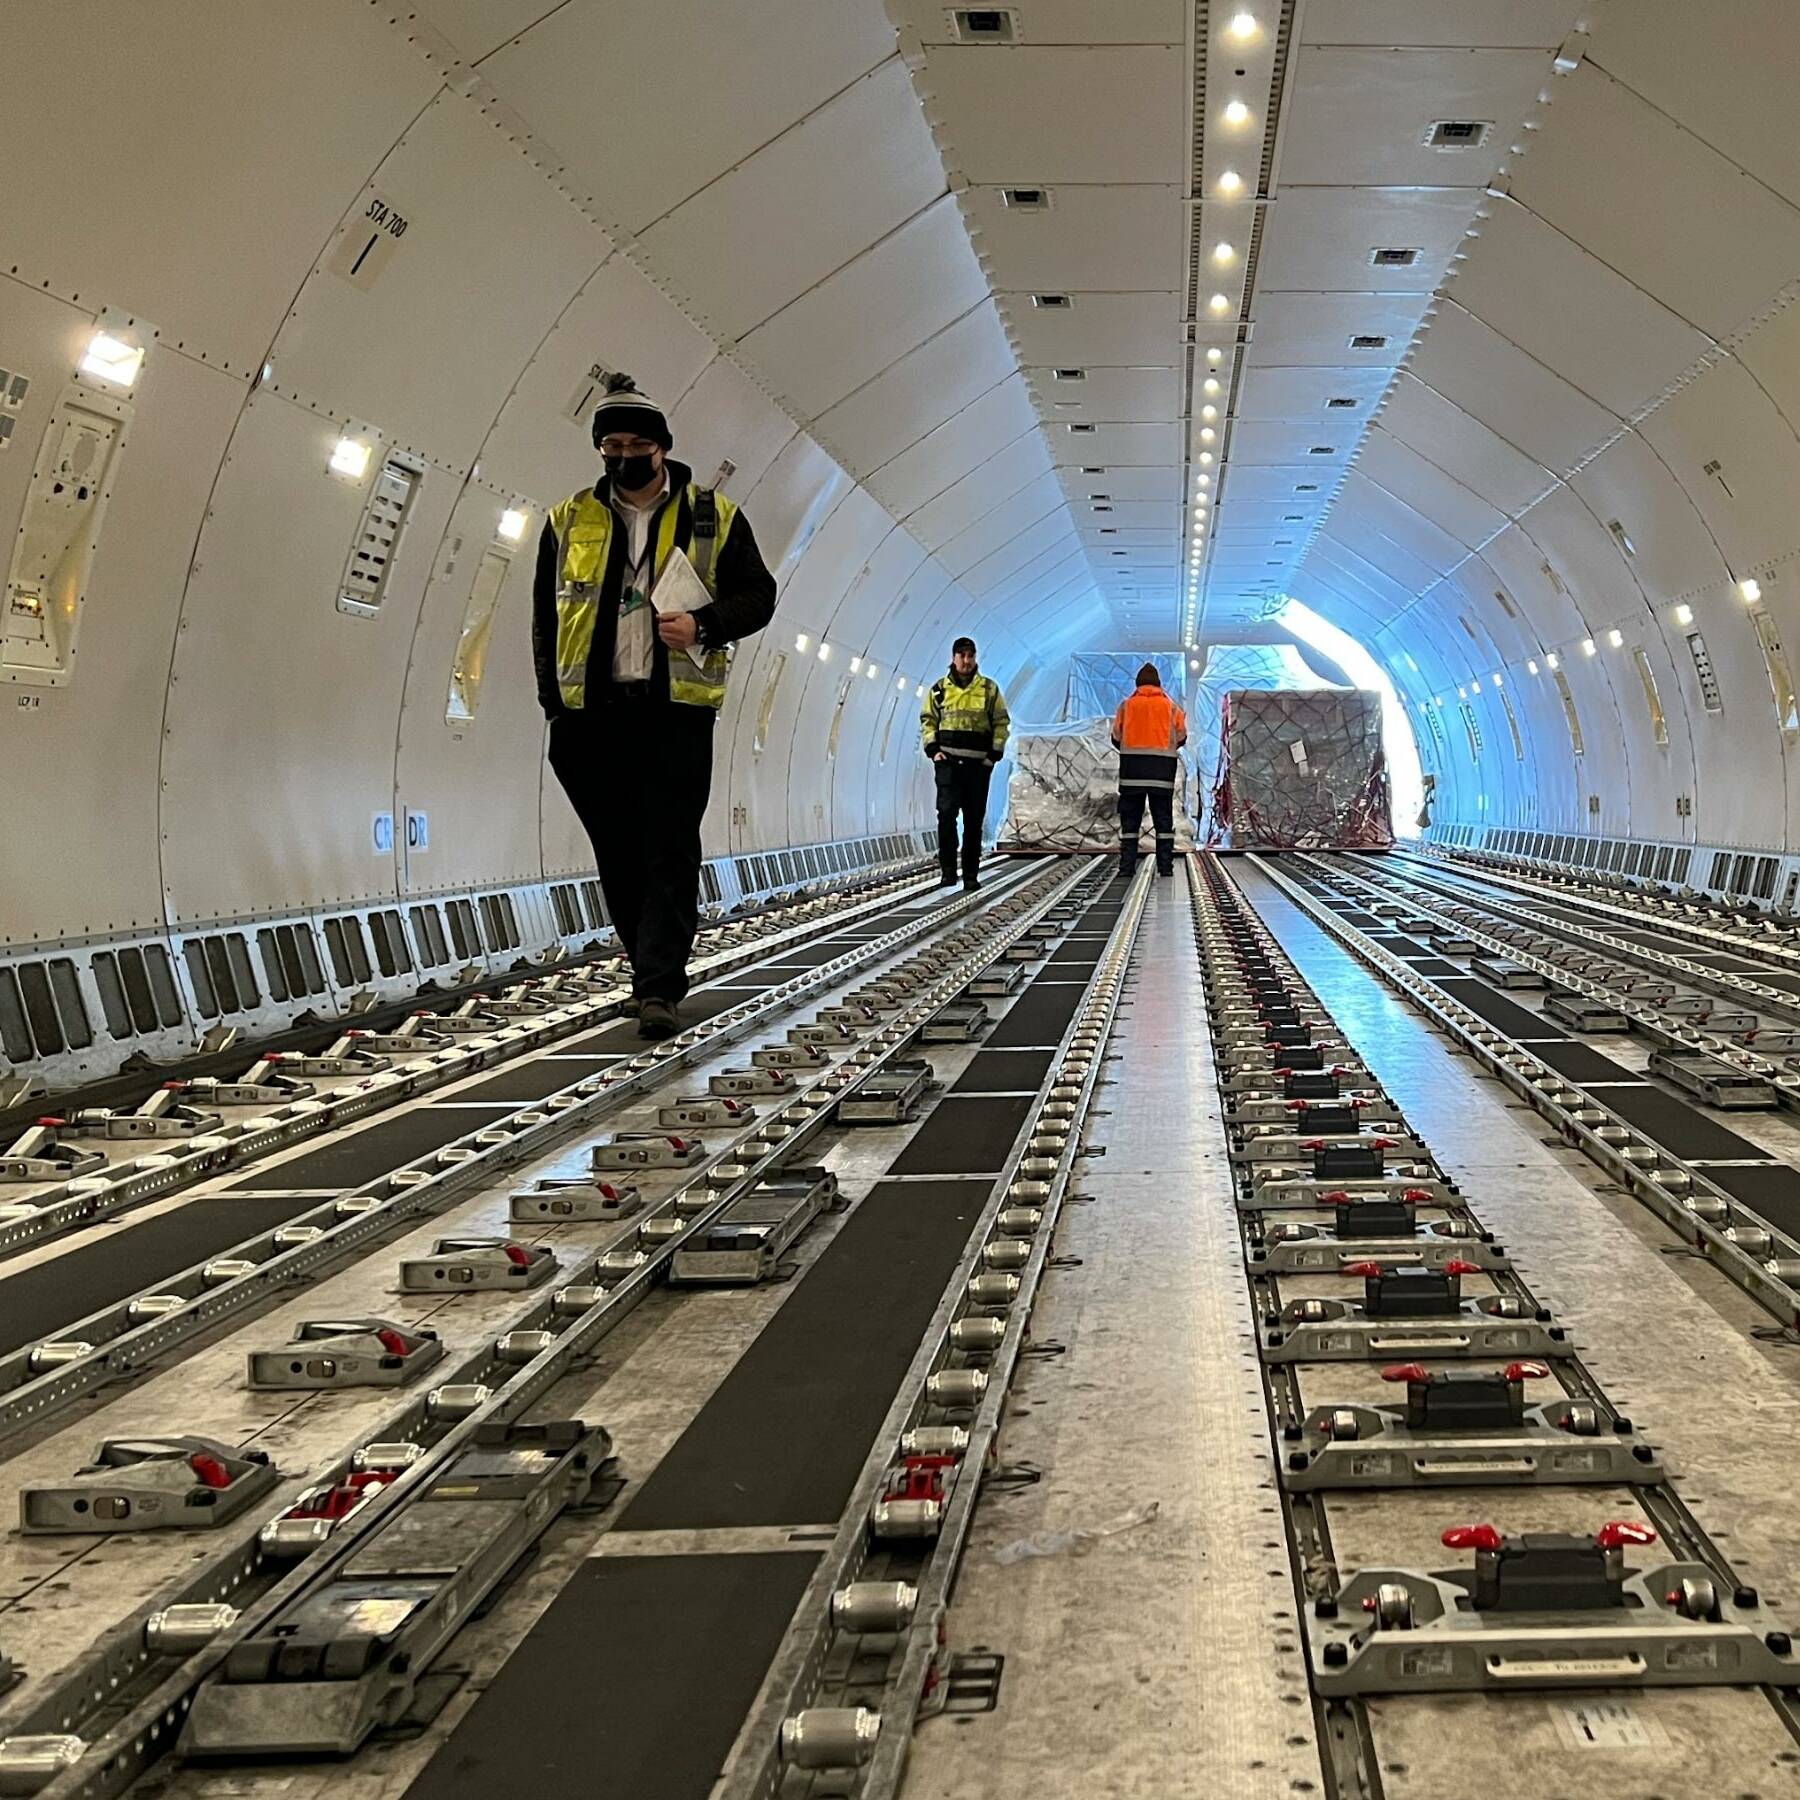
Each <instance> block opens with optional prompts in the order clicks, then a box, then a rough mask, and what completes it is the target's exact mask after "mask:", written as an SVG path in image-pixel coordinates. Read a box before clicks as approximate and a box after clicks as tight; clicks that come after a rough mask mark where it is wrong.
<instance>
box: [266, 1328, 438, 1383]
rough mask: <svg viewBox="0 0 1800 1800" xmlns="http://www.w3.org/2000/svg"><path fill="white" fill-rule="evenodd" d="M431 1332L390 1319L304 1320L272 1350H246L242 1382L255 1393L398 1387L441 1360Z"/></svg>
mask: <svg viewBox="0 0 1800 1800" xmlns="http://www.w3.org/2000/svg"><path fill="white" fill-rule="evenodd" d="M443 1357H444V1346H443V1342H442V1340H441V1339H440V1338H439V1337H438V1335H437V1333H436V1332H435V1331H425V1330H421V1329H416V1328H415V1329H408V1328H407V1327H406V1326H404V1325H396V1324H395V1323H394V1322H393V1320H391V1319H309V1320H307V1321H305V1322H304V1323H303V1324H301V1325H300V1326H299V1327H297V1328H296V1330H295V1332H294V1335H293V1337H292V1339H291V1340H290V1341H289V1342H288V1343H287V1344H286V1345H284V1346H283V1347H282V1348H280V1349H278V1350H252V1351H251V1352H250V1367H249V1374H248V1377H247V1380H248V1385H249V1386H250V1387H252V1388H254V1389H257V1390H259V1391H281V1392H306V1393H321V1392H329V1391H331V1390H332V1389H335V1388H371V1387H373V1388H399V1387H406V1386H408V1385H409V1384H410V1383H412V1382H414V1381H416V1380H418V1378H419V1377H420V1376H421V1375H423V1374H424V1373H425V1371H426V1370H427V1369H429V1368H432V1367H433V1366H434V1365H435V1364H437V1363H439V1362H442V1361H443Z"/></svg>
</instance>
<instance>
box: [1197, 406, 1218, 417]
mask: <svg viewBox="0 0 1800 1800" xmlns="http://www.w3.org/2000/svg"><path fill="white" fill-rule="evenodd" d="M1200 416H1201V418H1203V419H1216V418H1217V417H1218V416H1219V409H1218V408H1217V407H1216V406H1203V407H1201V409H1200Z"/></svg>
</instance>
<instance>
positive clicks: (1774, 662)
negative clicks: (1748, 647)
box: [1750, 606, 1800, 732]
mask: <svg viewBox="0 0 1800 1800" xmlns="http://www.w3.org/2000/svg"><path fill="white" fill-rule="evenodd" d="M1750 620H1751V623H1752V624H1753V625H1755V627H1756V641H1757V642H1758V643H1759V644H1761V645H1762V653H1763V662H1764V663H1765V664H1766V665H1767V666H1768V670H1769V691H1770V692H1771V694H1773V696H1774V699H1775V722H1776V723H1777V724H1778V725H1779V726H1780V727H1781V729H1782V730H1783V731H1784V732H1793V731H1800V703H1797V702H1796V701H1795V698H1794V678H1793V676H1792V675H1791V674H1790V673H1789V672H1788V663H1787V655H1786V652H1784V651H1783V650H1782V648H1781V636H1780V634H1779V633H1778V632H1777V631H1776V629H1775V621H1774V619H1772V618H1771V617H1770V616H1769V614H1768V613H1766V612H1765V611H1764V610H1763V609H1762V608H1761V607H1760V606H1759V607H1756V608H1755V609H1754V610H1753V611H1752V612H1751V614H1750Z"/></svg>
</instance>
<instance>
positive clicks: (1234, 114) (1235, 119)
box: [1225, 100, 1250, 125]
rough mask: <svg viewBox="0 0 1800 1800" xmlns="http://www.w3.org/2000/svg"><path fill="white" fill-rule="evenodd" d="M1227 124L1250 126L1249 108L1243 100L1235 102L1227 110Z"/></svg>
mask: <svg viewBox="0 0 1800 1800" xmlns="http://www.w3.org/2000/svg"><path fill="white" fill-rule="evenodd" d="M1225 123H1226V124H1227V125H1248V124H1249V123H1250V109H1249V107H1247V106H1246V105H1245V104H1244V103H1243V101H1241V100H1233V101H1232V102H1231V103H1230V104H1229V105H1228V106H1227V107H1226V108H1225Z"/></svg>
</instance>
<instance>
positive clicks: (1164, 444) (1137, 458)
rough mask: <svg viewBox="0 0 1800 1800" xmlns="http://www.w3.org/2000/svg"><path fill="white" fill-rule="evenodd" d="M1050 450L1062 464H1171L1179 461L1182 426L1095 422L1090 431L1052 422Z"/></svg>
mask: <svg viewBox="0 0 1800 1800" xmlns="http://www.w3.org/2000/svg"><path fill="white" fill-rule="evenodd" d="M1050 453H1051V455H1052V456H1054V457H1055V458H1056V460H1057V461H1058V462H1059V463H1063V464H1068V463H1075V464H1081V463H1107V464H1122V465H1127V466H1129V465H1130V464H1132V463H1140V464H1141V463H1149V464H1160V463H1168V464H1174V463H1178V462H1179V461H1180V460H1181V427H1180V426H1178V425H1096V426H1095V427H1094V429H1093V430H1092V431H1091V432H1077V431H1071V430H1070V429H1069V428H1068V426H1067V425H1052V426H1051V427H1050Z"/></svg>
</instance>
